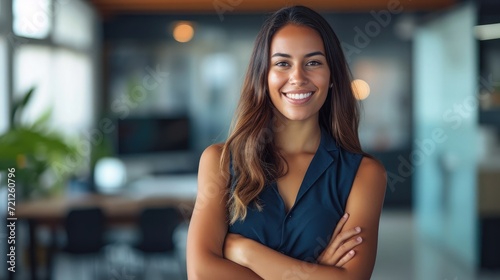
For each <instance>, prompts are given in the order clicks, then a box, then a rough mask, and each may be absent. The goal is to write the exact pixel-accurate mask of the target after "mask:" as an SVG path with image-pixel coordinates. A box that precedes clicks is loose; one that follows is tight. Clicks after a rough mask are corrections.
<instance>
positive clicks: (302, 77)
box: [288, 67, 308, 86]
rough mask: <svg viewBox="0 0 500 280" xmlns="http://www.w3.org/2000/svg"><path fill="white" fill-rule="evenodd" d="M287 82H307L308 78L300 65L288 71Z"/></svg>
mask: <svg viewBox="0 0 500 280" xmlns="http://www.w3.org/2000/svg"><path fill="white" fill-rule="evenodd" d="M288 82H289V83H290V84H291V85H298V86H300V85H304V84H307V82H308V79H307V76H306V73H305V72H304V69H303V68H302V67H295V68H294V69H293V70H292V72H291V73H290V78H289V80H288Z"/></svg>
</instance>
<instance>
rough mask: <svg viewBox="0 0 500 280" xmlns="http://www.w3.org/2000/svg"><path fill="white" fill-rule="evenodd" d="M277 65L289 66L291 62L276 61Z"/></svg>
mask: <svg viewBox="0 0 500 280" xmlns="http://www.w3.org/2000/svg"><path fill="white" fill-rule="evenodd" d="M275 65H276V66H281V67H286V66H288V65H289V64H288V63H287V62H284V61H280V62H276V64H275Z"/></svg>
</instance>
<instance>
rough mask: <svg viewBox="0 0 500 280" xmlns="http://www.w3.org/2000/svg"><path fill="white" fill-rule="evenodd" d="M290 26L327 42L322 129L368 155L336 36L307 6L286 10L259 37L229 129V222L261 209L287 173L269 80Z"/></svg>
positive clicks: (224, 157) (225, 154) (267, 23)
mask: <svg viewBox="0 0 500 280" xmlns="http://www.w3.org/2000/svg"><path fill="white" fill-rule="evenodd" d="M287 24H294V25H300V26H307V27H310V28H312V29H314V30H316V31H317V32H318V33H319V34H320V36H321V38H322V39H323V44H324V48H325V52H326V60H327V63H328V66H329V68H330V81H331V83H333V87H332V88H331V89H330V91H329V93H328V96H327V98H326V101H325V103H324V104H323V106H322V108H321V109H320V111H319V124H320V126H321V127H323V128H324V129H326V131H328V132H329V133H330V134H331V136H332V137H333V138H334V139H335V140H336V141H337V144H338V145H339V146H340V147H342V148H343V149H345V150H347V151H349V152H353V153H360V154H365V153H364V152H363V151H362V149H361V145H360V142H359V137H358V123H359V108H358V103H357V101H356V99H355V97H354V95H353V90H352V87H351V74H350V70H349V67H348V65H347V62H346V59H345V57H344V54H343V52H342V48H341V45H340V42H339V40H338V38H337V35H335V33H334V31H333V29H332V28H331V26H330V25H329V24H328V22H327V21H326V20H325V19H324V18H323V17H322V16H321V15H320V14H318V13H317V12H315V11H313V10H311V9H309V8H307V7H304V6H293V7H286V8H283V9H281V10H279V11H277V12H275V13H274V14H272V15H271V16H270V17H269V18H268V19H267V20H266V21H265V23H264V25H263V26H262V28H261V30H260V32H259V33H258V35H257V38H256V41H255V45H254V48H253V52H252V56H251V58H250V64H249V66H248V70H247V73H246V77H245V81H244V83H243V88H242V91H241V97H240V101H239V103H238V106H237V109H236V113H235V117H234V119H233V122H232V125H231V131H230V134H229V137H228V139H227V141H226V142H225V144H224V147H223V151H222V157H221V162H220V164H221V166H228V165H229V163H230V162H231V167H232V170H233V174H232V176H231V180H229V182H228V192H229V199H228V202H227V203H228V209H229V222H230V223H231V224H233V223H234V222H236V221H237V220H244V219H245V217H246V214H247V207H248V205H249V204H250V203H255V206H256V207H257V208H258V209H261V206H260V204H259V202H258V201H257V196H258V195H259V194H260V192H261V191H262V190H263V189H264V187H265V186H266V184H268V183H269V182H272V181H275V180H276V179H277V178H280V177H282V176H284V175H285V174H286V170H287V163H286V160H285V159H284V158H283V156H282V155H281V154H280V152H279V150H278V149H277V148H276V146H275V143H274V141H273V138H274V132H275V131H277V129H280V128H279V127H277V124H276V121H275V120H274V113H273V108H274V106H273V104H272V102H271V99H270V97H269V91H268V83H267V76H268V71H269V63H270V62H269V61H270V55H269V51H270V45H271V41H272V39H273V36H274V34H276V32H277V31H278V30H279V29H280V28H282V27H284V26H285V25H287ZM231 188H232V190H233V191H231Z"/></svg>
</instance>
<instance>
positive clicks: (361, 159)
mask: <svg viewBox="0 0 500 280" xmlns="http://www.w3.org/2000/svg"><path fill="white" fill-rule="evenodd" d="M358 119H359V116H358V108H357V101H356V99H355V96H354V94H353V90H352V87H351V78H350V75H349V69H348V67H347V63H346V60H345V57H344V55H343V53H342V50H341V47H340V42H339V40H338V38H337V36H336V35H335V33H334V32H333V30H332V28H331V27H330V25H329V24H328V23H327V22H326V20H325V19H324V18H323V17H322V16H321V15H319V14H318V13H316V12H314V11H313V10H311V9H309V8H306V7H303V6H294V7H289V8H284V9H281V10H279V11H277V12H276V13H274V14H273V15H272V16H271V17H270V18H269V19H268V20H267V21H266V22H265V24H264V26H263V27H262V29H261V31H260V32H259V35H258V36H257V39H256V42H255V46H254V50H253V53H252V57H251V59H250V65H249V68H248V71H247V75H246V78H245V82H244V84H243V89H242V93H241V97H240V102H239V105H238V108H237V112H236V116H235V119H234V121H233V127H232V130H231V133H230V135H229V138H228V139H227V141H226V142H225V143H223V144H215V145H212V146H210V147H208V148H207V149H206V150H205V152H204V153H203V155H202V157H201V159H200V167H199V173H198V195H197V200H196V206H195V209H194V212H193V215H192V219H191V223H190V228H189V234H188V248H187V261H188V274H189V278H190V279H236V278H237V279H261V278H264V279H306V278H308V279H369V278H370V276H371V273H372V270H373V266H374V264H375V256H376V250H377V249H376V248H377V237H378V223H379V218H380V212H381V209H382V204H383V200H384V194H385V185H386V174H385V170H384V168H383V166H382V165H380V164H379V163H378V161H376V160H375V159H373V158H372V157H371V156H370V155H368V154H366V153H364V152H363V150H362V149H361V145H360V142H359V138H358V132H357V130H358Z"/></svg>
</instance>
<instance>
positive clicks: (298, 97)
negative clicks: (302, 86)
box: [283, 91, 314, 105]
mask: <svg viewBox="0 0 500 280" xmlns="http://www.w3.org/2000/svg"><path fill="white" fill-rule="evenodd" d="M313 93H314V92H313V91H309V92H301V93H293V92H289V93H283V95H284V96H285V98H286V100H287V101H288V102H290V103H292V104H297V105H300V104H304V103H307V101H309V100H310V99H311V96H312V95H313Z"/></svg>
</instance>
